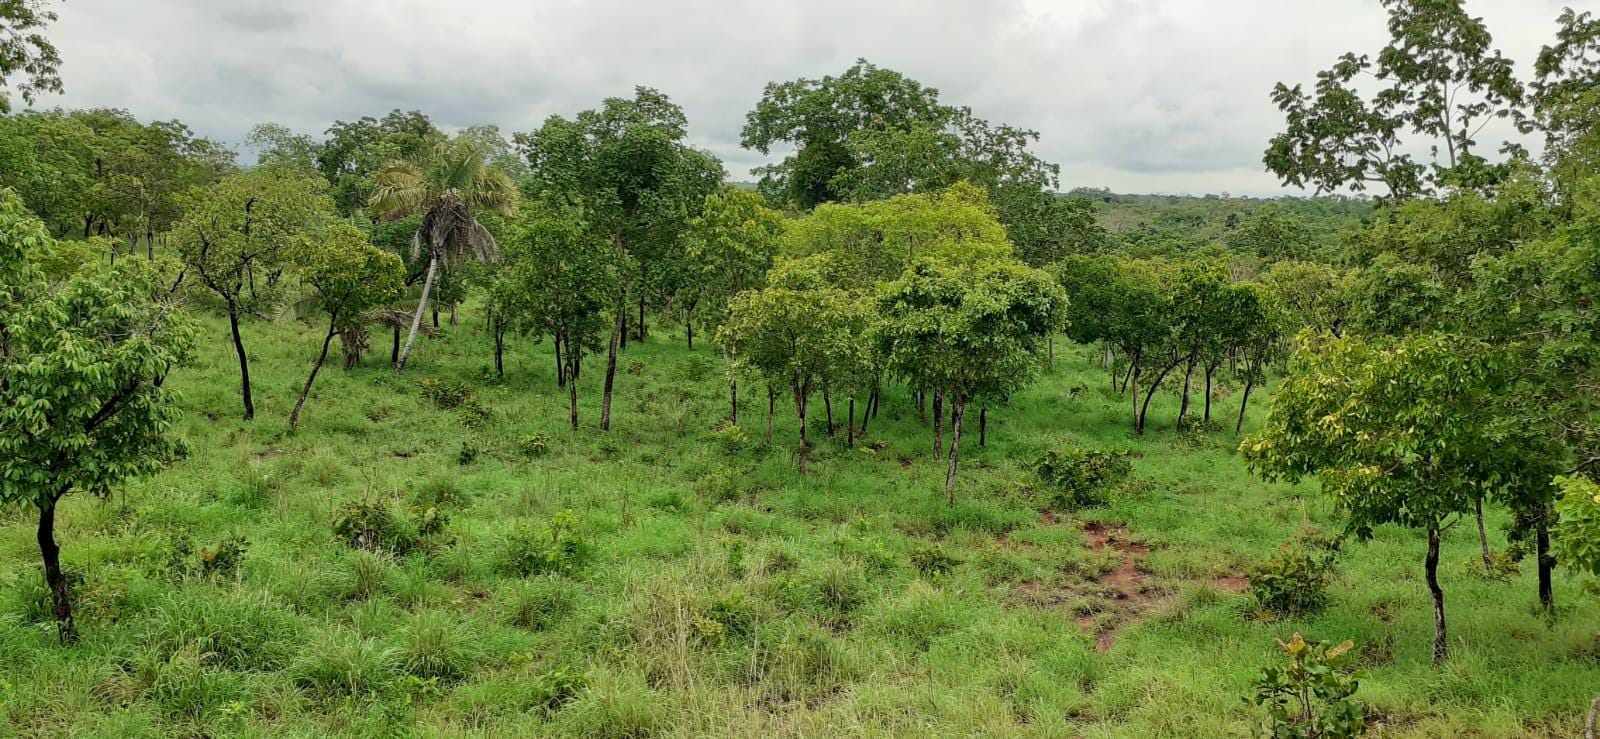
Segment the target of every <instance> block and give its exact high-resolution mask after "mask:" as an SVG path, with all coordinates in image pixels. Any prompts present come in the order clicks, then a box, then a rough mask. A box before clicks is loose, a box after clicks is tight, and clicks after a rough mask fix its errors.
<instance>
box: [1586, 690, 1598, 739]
mask: <svg viewBox="0 0 1600 739" xmlns="http://www.w3.org/2000/svg"><path fill="white" fill-rule="evenodd" d="M1596 721H1600V698H1595V699H1594V702H1593V703H1590V704H1589V720H1588V721H1586V722H1584V725H1583V739H1595V734H1594V727H1595V723H1596Z"/></svg>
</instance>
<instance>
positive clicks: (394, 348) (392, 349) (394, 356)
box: [389, 326, 400, 366]
mask: <svg viewBox="0 0 1600 739" xmlns="http://www.w3.org/2000/svg"><path fill="white" fill-rule="evenodd" d="M393 334H394V343H392V344H390V345H389V365H390V366H394V365H397V364H399V363H400V327H399V326H395V327H394V332H393Z"/></svg>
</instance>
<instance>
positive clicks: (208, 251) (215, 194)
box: [172, 167, 333, 420]
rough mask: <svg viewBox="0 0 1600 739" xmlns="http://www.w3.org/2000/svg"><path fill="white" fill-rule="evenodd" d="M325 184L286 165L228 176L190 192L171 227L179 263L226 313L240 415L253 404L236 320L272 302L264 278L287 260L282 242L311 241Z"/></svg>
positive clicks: (325, 206)
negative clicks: (236, 364) (180, 215)
mask: <svg viewBox="0 0 1600 739" xmlns="http://www.w3.org/2000/svg"><path fill="white" fill-rule="evenodd" d="M326 187H327V185H326V183H325V182H323V181H322V180H321V178H319V177H315V176H313V175H307V174H304V173H301V172H296V171H293V170H289V169H280V168H271V167H268V168H261V169H254V170H251V171H248V172H243V173H240V174H236V175H231V176H229V177H227V178H224V179H223V180H222V181H221V182H218V183H217V184H216V185H214V186H212V187H210V188H206V189H203V190H196V191H194V192H192V193H191V194H190V196H189V198H188V203H187V207H186V209H185V212H184V216H183V220H181V221H179V222H178V224H177V225H176V226H174V227H173V229H172V236H173V240H174V241H175V243H176V244H177V247H178V251H179V253H180V254H181V255H182V257H183V261H184V264H186V265H187V267H188V269H189V270H190V271H192V272H193V273H194V274H195V276H196V277H197V278H199V281H200V284H201V285H203V286H204V287H205V288H206V289H207V290H210V291H211V292H212V293H215V294H216V296H217V297H218V298H220V299H221V300H222V302H223V306H224V309H225V311H226V313H227V315H228V329H229V331H230V332H231V334H232V336H233V349H234V352H235V353H236V354H237V355H238V357H239V386H240V396H241V398H242V400H243V402H244V418H245V420H250V419H252V418H255V414H256V406H255V400H254V398H253V396H252V393H251V390H250V360H249V357H248V356H247V355H246V353H245V348H244V339H243V337H242V336H241V335H240V332H239V322H240V320H241V319H242V317H243V316H245V315H249V314H253V313H256V312H258V311H259V310H261V309H262V308H264V307H266V306H268V305H270V304H271V303H272V301H273V300H274V299H275V297H276V296H275V295H274V290H273V287H274V286H273V284H272V280H271V279H269V278H270V276H271V275H274V274H276V273H278V272H280V271H281V270H282V269H284V267H285V266H286V265H287V264H288V256H289V255H288V254H287V251H288V247H289V246H290V245H291V244H294V243H296V242H297V241H298V240H299V239H301V238H306V237H312V238H315V237H316V236H317V235H318V234H319V232H320V231H321V230H322V229H323V228H324V227H325V226H326V225H327V222H328V220H329V219H330V218H331V217H332V211H333V204H332V201H330V200H329V199H328V196H327V195H326V194H325V190H326Z"/></svg>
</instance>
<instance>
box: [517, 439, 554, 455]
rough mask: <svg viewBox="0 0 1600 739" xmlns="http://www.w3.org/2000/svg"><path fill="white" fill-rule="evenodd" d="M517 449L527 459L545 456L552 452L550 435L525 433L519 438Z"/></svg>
mask: <svg viewBox="0 0 1600 739" xmlns="http://www.w3.org/2000/svg"><path fill="white" fill-rule="evenodd" d="M517 451H519V452H521V453H522V456H523V457H525V458H527V459H533V458H535V457H543V456H544V455H546V454H548V453H549V452H550V437H549V436H548V435H546V434H524V435H523V436H522V437H520V438H518V439H517Z"/></svg>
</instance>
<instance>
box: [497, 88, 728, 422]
mask: <svg viewBox="0 0 1600 739" xmlns="http://www.w3.org/2000/svg"><path fill="white" fill-rule="evenodd" d="M687 126H688V121H687V119H686V118H685V117H684V115H683V110H682V109H681V108H679V107H678V106H677V105H676V104H674V103H673V102H672V101H671V100H670V99H669V98H668V97H667V96H666V95H663V94H662V93H660V92H658V91H656V90H652V89H650V88H647V87H639V88H635V90H634V96H633V97H632V98H608V99H606V100H605V101H604V102H603V103H602V104H601V106H600V107H599V108H597V109H593V110H586V111H583V112H582V113H579V114H578V116H577V117H576V118H575V119H567V118H563V117H561V116H551V117H550V118H549V119H548V120H546V121H545V122H544V125H542V126H541V127H540V128H539V130H537V131H535V132H533V133H525V134H517V135H516V136H515V137H514V138H515V140H516V142H517V146H518V147H519V148H520V149H521V151H522V152H523V154H524V155H525V156H526V157H527V159H528V165H529V168H530V170H531V174H530V176H529V178H528V180H527V181H526V182H525V183H524V185H523V189H524V192H525V193H526V194H527V195H528V196H529V197H530V198H532V199H542V200H550V201H555V202H560V203H567V204H572V205H581V206H582V207H583V209H584V213H585V220H586V221H587V222H588V223H589V224H590V226H591V227H592V228H594V229H595V230H596V231H597V232H598V233H599V234H601V235H602V236H603V237H604V238H605V239H606V240H607V241H608V242H609V243H610V244H611V245H612V248H613V250H614V251H615V252H616V261H617V264H618V266H619V267H620V269H621V275H622V279H621V280H619V281H618V284H617V295H616V301H617V302H616V303H615V305H613V306H612V307H613V320H614V325H613V327H612V332H611V341H610V346H609V347H608V349H607V356H606V379H605V390H604V395H603V396H602V398H601V405H600V428H601V429H603V430H609V429H610V428H611V395H612V389H613V386H614V385H615V382H616V368H617V351H618V350H619V349H620V348H621V347H622V344H623V342H625V341H626V338H625V335H626V331H627V305H628V303H629V300H628V298H629V295H630V293H634V297H636V298H639V299H640V300H641V301H642V300H643V298H644V288H645V283H646V280H645V276H646V275H647V274H648V273H649V271H650V270H651V269H652V266H656V265H666V264H670V263H672V262H674V261H675V260H676V259H679V258H680V257H681V252H682V236H683V232H684V229H685V228H687V226H688V224H689V222H690V220H691V219H693V218H694V217H695V216H696V215H698V211H699V209H700V208H701V207H702V206H703V205H704V203H705V200H706V196H707V195H708V194H710V193H712V192H713V191H715V190H716V188H717V186H718V183H720V182H721V179H722V164H721V163H720V162H718V161H717V160H716V159H715V158H713V157H712V156H711V155H709V154H707V153H705V152H702V151H699V150H697V149H694V148H692V147H690V146H689V145H688V144H687V143H685V138H686V136H687V135H688V130H687ZM640 306H641V308H640V314H641V315H642V314H643V302H641V303H640Z"/></svg>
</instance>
